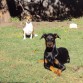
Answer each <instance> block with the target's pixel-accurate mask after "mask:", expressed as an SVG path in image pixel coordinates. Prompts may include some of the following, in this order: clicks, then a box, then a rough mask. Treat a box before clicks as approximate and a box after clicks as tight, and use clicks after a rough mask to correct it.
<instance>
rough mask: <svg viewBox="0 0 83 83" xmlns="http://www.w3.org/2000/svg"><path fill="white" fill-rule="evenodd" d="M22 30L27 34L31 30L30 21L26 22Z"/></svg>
mask: <svg viewBox="0 0 83 83" xmlns="http://www.w3.org/2000/svg"><path fill="white" fill-rule="evenodd" d="M23 30H24V32H25V33H26V34H27V35H29V34H31V33H32V31H33V25H32V23H26V26H25V27H24V28H23Z"/></svg>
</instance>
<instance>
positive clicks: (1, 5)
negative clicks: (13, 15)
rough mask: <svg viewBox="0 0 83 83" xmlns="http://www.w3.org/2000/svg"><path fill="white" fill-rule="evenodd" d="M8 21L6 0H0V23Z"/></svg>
mask: <svg viewBox="0 0 83 83" xmlns="http://www.w3.org/2000/svg"><path fill="white" fill-rule="evenodd" d="M9 21H10V14H9V11H8V6H7V2H6V0H1V1H0V23H5V22H9Z"/></svg>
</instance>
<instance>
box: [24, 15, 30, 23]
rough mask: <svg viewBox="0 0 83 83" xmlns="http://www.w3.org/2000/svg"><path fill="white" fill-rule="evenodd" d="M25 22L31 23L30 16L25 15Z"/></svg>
mask: <svg viewBox="0 0 83 83" xmlns="http://www.w3.org/2000/svg"><path fill="white" fill-rule="evenodd" d="M24 18H25V19H26V21H27V23H30V22H31V21H32V16H31V15H25V17H24Z"/></svg>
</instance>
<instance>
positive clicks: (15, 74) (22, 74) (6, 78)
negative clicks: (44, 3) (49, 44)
mask: <svg viewBox="0 0 83 83" xmlns="http://www.w3.org/2000/svg"><path fill="white" fill-rule="evenodd" d="M72 21H73V22H75V23H77V24H78V28H77V29H70V28H69V24H70V23H71V21H68V20H66V21H62V22H56V21H55V22H33V25H34V27H35V32H36V33H37V34H38V37H35V38H33V39H32V40H30V39H26V40H23V32H22V28H18V26H19V23H18V26H16V25H15V23H14V25H15V26H14V25H13V26H10V25H8V26H0V82H26V83H83V17H82V18H78V19H72ZM43 33H57V34H58V35H59V36H60V37H61V39H56V45H57V47H66V48H67V49H68V50H69V54H70V58H71V62H70V63H69V64H66V70H65V71H63V72H62V75H61V76H60V77H59V76H57V75H56V74H54V73H53V72H51V71H49V70H47V69H45V68H44V66H43V63H38V60H40V59H42V58H43V53H44V49H45V42H44V39H42V40H40V37H41V35H42V34H43Z"/></svg>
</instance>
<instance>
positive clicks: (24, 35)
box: [23, 32, 26, 40]
mask: <svg viewBox="0 0 83 83" xmlns="http://www.w3.org/2000/svg"><path fill="white" fill-rule="evenodd" d="M23 39H24V40H25V39H26V33H25V32H24V38H23Z"/></svg>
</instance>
